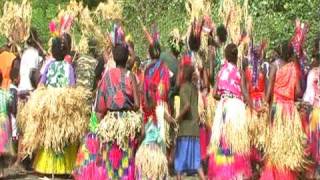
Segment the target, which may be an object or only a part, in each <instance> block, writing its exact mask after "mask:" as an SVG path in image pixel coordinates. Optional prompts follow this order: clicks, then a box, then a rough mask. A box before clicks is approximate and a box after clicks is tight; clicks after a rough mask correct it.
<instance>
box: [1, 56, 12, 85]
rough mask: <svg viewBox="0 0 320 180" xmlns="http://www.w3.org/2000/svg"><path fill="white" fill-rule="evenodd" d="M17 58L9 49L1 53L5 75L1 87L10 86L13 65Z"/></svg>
mask: <svg viewBox="0 0 320 180" xmlns="http://www.w3.org/2000/svg"><path fill="white" fill-rule="evenodd" d="M15 58H16V56H15V55H14V54H12V53H10V52H8V51H4V52H2V53H1V54H0V71H1V73H2V77H3V81H2V84H1V87H2V88H4V89H8V88H9V85H10V71H11V65H12V62H13V60H14V59H15Z"/></svg>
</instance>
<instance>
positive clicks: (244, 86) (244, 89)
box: [240, 70, 253, 108]
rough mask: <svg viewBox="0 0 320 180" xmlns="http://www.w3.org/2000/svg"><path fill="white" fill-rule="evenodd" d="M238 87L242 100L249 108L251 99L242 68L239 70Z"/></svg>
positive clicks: (251, 104)
mask: <svg viewBox="0 0 320 180" xmlns="http://www.w3.org/2000/svg"><path fill="white" fill-rule="evenodd" d="M240 87H241V92H242V94H243V97H244V100H245V101H246V102H247V104H248V106H249V107H250V108H253V103H252V100H251V98H250V96H249V94H248V89H247V82H246V77H245V75H244V72H243V71H242V70H241V85H240Z"/></svg>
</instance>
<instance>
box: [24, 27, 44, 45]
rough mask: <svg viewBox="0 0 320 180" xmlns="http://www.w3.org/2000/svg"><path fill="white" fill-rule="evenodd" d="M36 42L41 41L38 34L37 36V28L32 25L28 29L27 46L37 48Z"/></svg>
mask: <svg viewBox="0 0 320 180" xmlns="http://www.w3.org/2000/svg"><path fill="white" fill-rule="evenodd" d="M37 42H38V43H41V41H40V39H39V36H38V32H37V30H36V29H35V28H34V27H32V28H31V29H30V35H29V38H28V40H27V44H28V46H31V47H34V48H38V44H37Z"/></svg>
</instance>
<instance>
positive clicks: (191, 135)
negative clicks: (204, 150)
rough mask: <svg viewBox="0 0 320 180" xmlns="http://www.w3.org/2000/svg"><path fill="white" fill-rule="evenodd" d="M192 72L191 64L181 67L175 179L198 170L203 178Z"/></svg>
mask: <svg viewBox="0 0 320 180" xmlns="http://www.w3.org/2000/svg"><path fill="white" fill-rule="evenodd" d="M190 63H191V62H190ZM193 72H194V67H193V66H192V65H191V64H190V65H185V66H184V67H183V82H182V84H181V87H180V93H179V94H180V99H181V101H180V114H179V115H178V116H177V121H178V123H179V132H178V139H177V145H176V152H175V161H174V168H175V171H176V173H177V179H182V177H181V175H182V173H185V172H195V171H198V174H199V176H200V178H201V179H205V176H204V173H203V170H202V167H201V156H200V143H199V114H198V96H197V92H198V90H197V87H196V86H195V85H194V84H193V83H192V74H193Z"/></svg>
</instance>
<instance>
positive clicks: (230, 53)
mask: <svg viewBox="0 0 320 180" xmlns="http://www.w3.org/2000/svg"><path fill="white" fill-rule="evenodd" d="M224 54H225V56H226V59H227V61H228V62H231V63H233V64H237V61H238V47H237V45H235V44H234V43H231V44H228V45H227V47H226V48H225V49H224Z"/></svg>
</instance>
